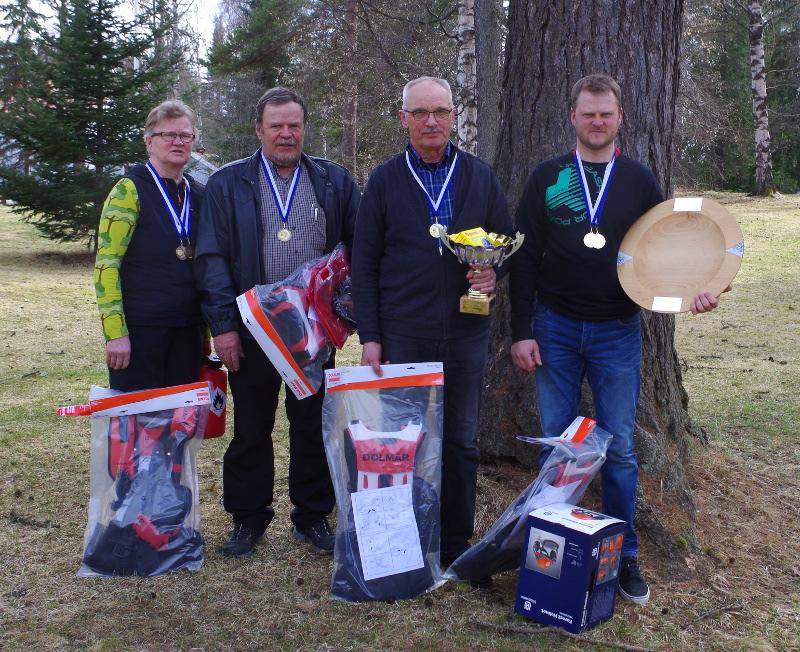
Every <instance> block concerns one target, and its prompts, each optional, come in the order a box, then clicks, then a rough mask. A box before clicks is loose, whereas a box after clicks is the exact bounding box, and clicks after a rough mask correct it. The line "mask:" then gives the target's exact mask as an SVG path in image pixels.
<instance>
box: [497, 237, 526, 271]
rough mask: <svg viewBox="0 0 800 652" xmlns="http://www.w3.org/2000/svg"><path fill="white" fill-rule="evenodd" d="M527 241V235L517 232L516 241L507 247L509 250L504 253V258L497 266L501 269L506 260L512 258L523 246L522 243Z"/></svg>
mask: <svg viewBox="0 0 800 652" xmlns="http://www.w3.org/2000/svg"><path fill="white" fill-rule="evenodd" d="M524 241H525V234H524V233H520V232H519V231H517V234H516V235H515V236H514V239H513V240H512V241H511V244H509V245H507V246H508V249H506V250H505V251H504V252H503V257H502V258H501V259H500V262H499V263H497V266H498V267H500V265H502V264H503V263H504V262H506V260H508V259H509V258H511V256H513V255H514V253H515V252H516V251H517V249H519V248H520V247H521V246H522V243H523V242H524Z"/></svg>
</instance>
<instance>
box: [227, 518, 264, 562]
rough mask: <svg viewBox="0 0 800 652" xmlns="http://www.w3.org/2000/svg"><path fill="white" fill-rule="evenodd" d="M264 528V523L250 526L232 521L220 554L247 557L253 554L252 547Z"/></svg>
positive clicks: (262, 533)
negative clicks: (258, 526) (256, 526)
mask: <svg viewBox="0 0 800 652" xmlns="http://www.w3.org/2000/svg"><path fill="white" fill-rule="evenodd" d="M266 529H267V526H266V525H265V526H264V527H261V528H252V527H248V526H247V525H245V524H244V523H238V522H236V521H234V523H233V531H232V532H231V535H230V537H228V540H227V541H226V542H225V545H223V546H222V554H223V555H225V556H226V557H249V556H250V555H252V554H253V549H254V548H255V547H256V544H257V543H258V541H259V539H261V537H262V536H263V535H264V531H265V530H266Z"/></svg>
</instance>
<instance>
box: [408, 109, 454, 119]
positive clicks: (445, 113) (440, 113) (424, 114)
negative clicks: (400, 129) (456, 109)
mask: <svg viewBox="0 0 800 652" xmlns="http://www.w3.org/2000/svg"><path fill="white" fill-rule="evenodd" d="M402 111H403V112H404V113H405V114H406V115H410V116H411V117H412V118H413V120H414V122H426V121H427V120H428V116H429V115H432V116H433V117H434V118H436V119H437V120H438V121H439V122H444V121H445V120H447V119H448V118H449V117H450V115H451V114H452V113H453V109H435V110H433V111H426V110H425V109H414V110H413V111H407V110H406V109H402Z"/></svg>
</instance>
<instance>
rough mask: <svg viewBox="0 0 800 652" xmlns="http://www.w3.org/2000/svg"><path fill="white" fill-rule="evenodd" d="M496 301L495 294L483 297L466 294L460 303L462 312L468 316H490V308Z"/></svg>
mask: <svg viewBox="0 0 800 652" xmlns="http://www.w3.org/2000/svg"><path fill="white" fill-rule="evenodd" d="M492 299H494V294H484V295H482V296H472V295H469V294H465V295H464V296H462V297H461V300H460V301H459V302H458V305H459V308H460V309H461V312H463V313H466V314H468V315H483V316H488V315H489V306H490V305H491V303H492Z"/></svg>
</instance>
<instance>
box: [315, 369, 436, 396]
mask: <svg viewBox="0 0 800 652" xmlns="http://www.w3.org/2000/svg"><path fill="white" fill-rule="evenodd" d="M381 371H383V375H382V376H376V375H375V372H374V371H373V370H372V367H368V366H367V367H339V368H337V369H328V370H327V371H326V372H325V388H326V392H328V393H331V392H343V391H349V390H352V389H390V388H392V387H435V386H439V385H444V371H443V368H442V363H441V362H414V363H410V364H384V365H381Z"/></svg>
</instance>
